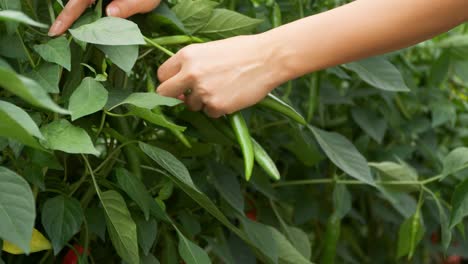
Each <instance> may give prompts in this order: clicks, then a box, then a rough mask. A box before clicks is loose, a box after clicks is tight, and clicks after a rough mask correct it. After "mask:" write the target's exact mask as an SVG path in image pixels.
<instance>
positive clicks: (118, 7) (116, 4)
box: [106, 0, 161, 18]
mask: <svg viewBox="0 0 468 264" xmlns="http://www.w3.org/2000/svg"><path fill="white" fill-rule="evenodd" d="M160 2H161V0H114V1H112V3H110V4H109V5H108V6H107V8H106V13H107V15H108V16H112V17H121V18H127V17H130V16H132V15H135V14H138V13H146V12H149V11H151V10H153V9H154V8H156V7H157V6H158V5H159V3H160Z"/></svg>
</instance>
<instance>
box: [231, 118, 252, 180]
mask: <svg viewBox="0 0 468 264" xmlns="http://www.w3.org/2000/svg"><path fill="white" fill-rule="evenodd" d="M228 119H229V122H230V123H231V127H232V129H233V130H234V134H235V135H236V138H237V142H238V143H239V146H240V148H241V150H242V155H243V156H244V170H245V178H246V180H247V181H248V180H250V177H251V176H252V170H253V166H254V160H255V154H254V149H253V144H252V139H251V137H250V132H249V128H248V127H247V124H246V123H245V120H244V117H243V116H242V113H241V112H237V113H234V114H232V115H228Z"/></svg>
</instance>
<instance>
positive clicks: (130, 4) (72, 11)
mask: <svg viewBox="0 0 468 264" xmlns="http://www.w3.org/2000/svg"><path fill="white" fill-rule="evenodd" d="M94 1H95V0H70V1H69V2H68V3H67V5H66V6H65V8H64V9H63V11H62V13H60V15H59V16H58V17H57V19H56V20H55V22H54V24H53V25H52V27H51V28H50V30H49V36H51V37H55V36H58V35H61V34H63V33H64V32H65V31H67V30H68V28H70V27H71V25H72V24H73V22H75V20H77V19H78V18H79V17H80V16H81V14H83V12H84V11H85V10H86V8H88V7H89V6H90V5H92V4H93V3H94ZM160 2H161V0H114V1H112V3H110V4H109V5H108V6H107V8H106V13H107V15H108V16H113V17H121V18H127V17H129V16H132V15H134V14H138V13H146V12H149V11H151V10H153V9H154V8H156V7H157V6H158V5H159V3H160Z"/></svg>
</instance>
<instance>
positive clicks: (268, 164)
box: [251, 138, 280, 181]
mask: <svg viewBox="0 0 468 264" xmlns="http://www.w3.org/2000/svg"><path fill="white" fill-rule="evenodd" d="M251 140H252V144H253V149H254V155H255V161H256V162H257V164H258V165H260V167H262V169H263V170H264V171H265V172H266V173H267V174H268V176H270V177H271V178H272V179H274V180H276V181H277V180H279V179H280V173H279V171H278V168H276V164H275V162H274V161H273V160H272V159H271V157H270V156H269V155H268V153H267V152H266V151H265V150H264V149H263V147H262V146H261V145H260V144H259V143H258V142H257V141H256V140H255V139H253V138H251Z"/></svg>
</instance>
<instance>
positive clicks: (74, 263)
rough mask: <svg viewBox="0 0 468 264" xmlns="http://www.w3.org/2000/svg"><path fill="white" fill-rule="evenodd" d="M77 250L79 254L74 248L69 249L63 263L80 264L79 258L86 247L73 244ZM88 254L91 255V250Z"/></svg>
mask: <svg viewBox="0 0 468 264" xmlns="http://www.w3.org/2000/svg"><path fill="white" fill-rule="evenodd" d="M73 247H74V248H75V250H76V251H77V252H78V253H79V256H77V255H76V253H75V251H74V250H73V249H69V250H68V252H67V254H66V255H65V257H64V258H63V261H62V264H78V258H79V257H81V256H82V255H83V252H84V248H83V247H82V246H81V245H78V244H75V245H73ZM87 255H89V250H88V253H87Z"/></svg>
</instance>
